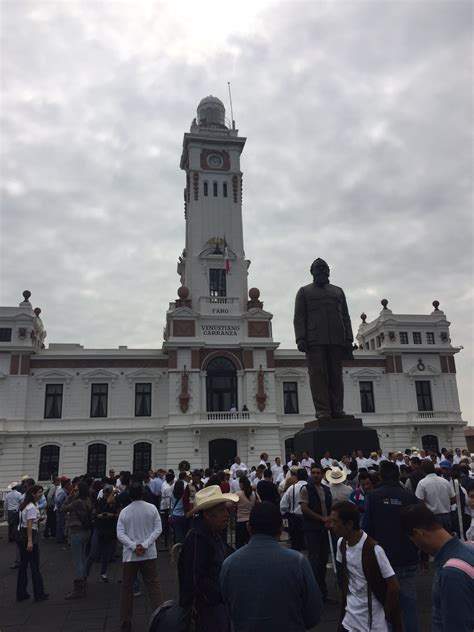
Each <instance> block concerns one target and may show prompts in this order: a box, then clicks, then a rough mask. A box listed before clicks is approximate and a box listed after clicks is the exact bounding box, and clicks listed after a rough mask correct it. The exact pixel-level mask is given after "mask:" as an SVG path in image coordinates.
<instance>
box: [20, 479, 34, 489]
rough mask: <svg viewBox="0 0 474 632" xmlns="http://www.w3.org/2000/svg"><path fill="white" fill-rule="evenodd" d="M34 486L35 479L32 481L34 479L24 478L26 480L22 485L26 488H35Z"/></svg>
mask: <svg viewBox="0 0 474 632" xmlns="http://www.w3.org/2000/svg"><path fill="white" fill-rule="evenodd" d="M35 484H36V483H35V479H34V478H26V479H25V480H24V481H23V485H24V486H25V487H28V488H31V487H34V486H35Z"/></svg>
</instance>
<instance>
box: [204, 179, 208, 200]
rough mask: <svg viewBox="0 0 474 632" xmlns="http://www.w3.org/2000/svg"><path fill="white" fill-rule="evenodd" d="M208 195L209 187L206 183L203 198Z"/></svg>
mask: <svg viewBox="0 0 474 632" xmlns="http://www.w3.org/2000/svg"><path fill="white" fill-rule="evenodd" d="M208 194H209V185H208V183H207V182H204V196H205V197H207V196H208Z"/></svg>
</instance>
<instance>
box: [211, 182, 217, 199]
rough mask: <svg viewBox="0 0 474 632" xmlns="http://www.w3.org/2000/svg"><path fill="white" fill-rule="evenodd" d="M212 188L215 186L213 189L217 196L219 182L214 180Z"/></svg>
mask: <svg viewBox="0 0 474 632" xmlns="http://www.w3.org/2000/svg"><path fill="white" fill-rule="evenodd" d="M212 188H213V191H214V197H217V182H214V183H213V184H212Z"/></svg>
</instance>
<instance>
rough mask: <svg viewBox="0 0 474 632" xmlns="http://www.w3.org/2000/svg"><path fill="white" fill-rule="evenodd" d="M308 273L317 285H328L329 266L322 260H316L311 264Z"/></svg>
mask: <svg viewBox="0 0 474 632" xmlns="http://www.w3.org/2000/svg"><path fill="white" fill-rule="evenodd" d="M310 272H311V274H312V275H313V280H314V282H315V283H317V284H318V285H326V283H329V266H328V264H327V263H326V262H325V261H324V259H316V260H315V261H313V263H312V264H311V268H310Z"/></svg>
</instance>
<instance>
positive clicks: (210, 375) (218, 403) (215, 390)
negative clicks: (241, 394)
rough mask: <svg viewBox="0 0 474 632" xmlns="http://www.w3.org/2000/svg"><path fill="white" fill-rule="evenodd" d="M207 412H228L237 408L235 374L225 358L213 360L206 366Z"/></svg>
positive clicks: (231, 365) (232, 366)
mask: <svg viewBox="0 0 474 632" xmlns="http://www.w3.org/2000/svg"><path fill="white" fill-rule="evenodd" d="M206 381H207V410H208V411H209V412H228V411H229V410H230V409H231V408H234V407H235V408H238V403H237V372H236V370H235V366H234V364H233V363H232V362H231V361H230V360H228V359H227V358H222V357H219V358H214V359H213V360H211V361H210V362H209V364H208V365H207V378H206Z"/></svg>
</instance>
